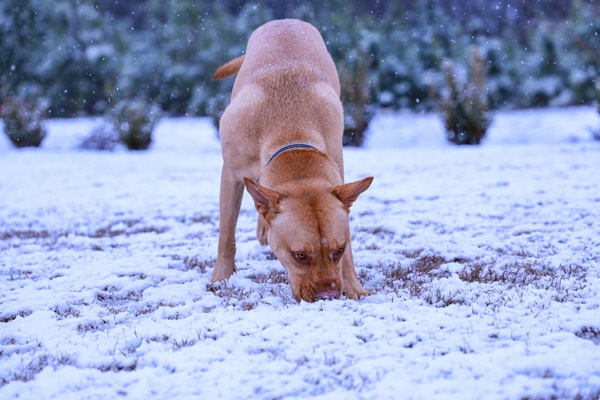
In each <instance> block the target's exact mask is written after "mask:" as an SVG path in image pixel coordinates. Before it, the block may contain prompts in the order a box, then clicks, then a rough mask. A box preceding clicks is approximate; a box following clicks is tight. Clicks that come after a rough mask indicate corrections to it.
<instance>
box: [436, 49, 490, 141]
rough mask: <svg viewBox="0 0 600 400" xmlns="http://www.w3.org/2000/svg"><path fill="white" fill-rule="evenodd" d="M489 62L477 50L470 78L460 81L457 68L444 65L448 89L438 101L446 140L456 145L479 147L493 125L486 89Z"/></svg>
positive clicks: (472, 57)
mask: <svg viewBox="0 0 600 400" xmlns="http://www.w3.org/2000/svg"><path fill="white" fill-rule="evenodd" d="M485 75H486V61H485V60H484V59H483V57H482V56H481V53H480V52H479V50H478V49H477V48H476V47H471V48H470V52H469V76H468V77H467V78H466V80H465V81H461V80H460V79H459V78H457V75H456V71H455V69H454V64H453V63H452V62H451V61H446V62H445V63H444V82H445V86H446V87H445V89H444V90H443V91H442V94H441V96H440V97H439V99H438V97H437V96H435V94H433V97H434V98H436V99H438V101H437V103H438V109H439V111H440V112H441V115H442V119H443V121H444V127H445V128H446V133H447V139H448V140H449V141H451V142H452V143H455V144H459V145H462V144H479V143H481V140H482V139H483V137H484V136H485V134H486V132H487V129H488V127H489V125H490V123H491V120H492V118H491V116H490V114H489V113H488V112H487V109H488V100H487V93H486V89H485Z"/></svg>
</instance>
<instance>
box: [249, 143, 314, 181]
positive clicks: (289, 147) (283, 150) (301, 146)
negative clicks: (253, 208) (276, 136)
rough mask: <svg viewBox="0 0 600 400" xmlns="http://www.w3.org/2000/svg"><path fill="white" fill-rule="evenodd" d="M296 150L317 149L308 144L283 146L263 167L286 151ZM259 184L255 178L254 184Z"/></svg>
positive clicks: (258, 179)
mask: <svg viewBox="0 0 600 400" xmlns="http://www.w3.org/2000/svg"><path fill="white" fill-rule="evenodd" d="M296 149H315V150H317V148H316V147H315V146H311V145H310V144H305V143H294V144H288V145H287V146H283V147H282V148H280V149H279V150H277V151H276V152H275V153H273V155H272V156H271V158H269V161H267V163H266V164H265V167H266V166H267V165H269V164H270V163H271V161H273V160H274V159H275V158H276V157H277V156H278V155H280V154H281V153H284V152H286V151H288V150H296ZM259 182H260V177H258V178H256V183H259Z"/></svg>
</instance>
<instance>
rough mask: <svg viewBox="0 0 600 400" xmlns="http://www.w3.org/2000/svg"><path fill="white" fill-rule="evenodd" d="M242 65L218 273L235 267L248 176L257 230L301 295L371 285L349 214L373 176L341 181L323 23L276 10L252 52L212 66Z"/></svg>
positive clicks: (225, 141)
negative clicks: (362, 275)
mask: <svg viewBox="0 0 600 400" xmlns="http://www.w3.org/2000/svg"><path fill="white" fill-rule="evenodd" d="M235 74H237V77H236V79H235V82H234V85H233V91H232V94H231V102H230V104H229V105H228V107H227V108H226V109H225V111H224V113H223V116H222V118H221V120H220V127H219V130H220V136H221V144H222V152H223V169H222V172H221V192H220V198H219V202H220V205H219V209H220V221H219V242H218V255H217V260H216V262H215V267H214V270H213V274H212V282H217V281H221V280H227V279H229V277H230V276H231V275H232V274H233V273H234V272H235V271H236V266H235V260H234V259H235V251H236V243H235V226H236V223H237V218H238V214H239V211H240V206H241V201H242V196H243V193H244V186H245V187H246V189H247V191H248V193H250V195H251V196H252V198H253V200H254V204H255V206H256V210H257V211H258V214H259V216H258V226H257V237H258V240H259V242H260V243H261V244H262V245H266V244H269V246H270V247H271V250H272V251H273V253H274V254H275V256H276V257H277V259H279V261H280V262H281V263H282V264H283V266H284V267H285V269H286V270H287V272H288V279H289V281H290V285H291V289H292V294H293V296H294V298H295V299H296V301H298V302H300V301H301V300H304V301H307V302H314V301H318V300H326V299H328V300H330V299H338V298H340V296H341V295H342V294H344V295H345V296H346V298H349V299H359V298H360V297H361V296H366V295H369V294H370V293H369V292H367V291H366V290H365V289H364V288H363V287H362V285H361V284H360V282H359V281H358V277H357V275H356V270H355V268H354V260H353V258H352V248H351V245H350V226H349V219H348V214H349V212H350V207H351V206H352V203H354V201H355V200H356V199H357V198H358V196H359V195H360V194H361V193H363V192H364V191H365V190H367V189H368V188H369V186H370V185H371V182H372V181H373V177H367V178H364V179H362V180H360V181H356V182H352V183H346V184H344V162H343V155H342V133H343V129H344V114H343V109H342V103H341V101H340V82H339V78H338V74H337V71H336V68H335V64H334V63H333V60H332V59H331V56H330V55H329V53H328V52H327V49H326V47H325V43H324V42H323V39H322V38H321V35H320V33H319V32H318V31H317V30H316V29H315V28H314V27H313V26H312V25H310V24H308V23H306V22H303V21H299V20H292V19H285V20H275V21H271V22H268V23H266V24H264V25H262V26H260V27H259V28H258V29H256V30H255V31H254V32H253V33H252V35H251V36H250V39H249V40H248V44H247V48H246V53H245V55H242V56H240V57H238V58H236V59H234V60H231V61H230V62H228V63H226V64H225V65H223V66H221V67H220V68H219V69H217V71H216V72H215V75H214V79H223V78H226V77H228V76H231V75H235Z"/></svg>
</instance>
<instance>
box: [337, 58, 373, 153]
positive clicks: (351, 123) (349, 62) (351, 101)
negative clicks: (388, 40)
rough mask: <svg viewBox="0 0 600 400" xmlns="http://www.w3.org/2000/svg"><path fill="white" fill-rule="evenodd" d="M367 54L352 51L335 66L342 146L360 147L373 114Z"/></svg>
mask: <svg viewBox="0 0 600 400" xmlns="http://www.w3.org/2000/svg"><path fill="white" fill-rule="evenodd" d="M369 62H370V57H369V56H368V55H367V54H366V53H365V52H364V51H360V50H357V51H354V52H353V54H352V56H349V57H347V58H346V62H345V63H343V64H342V67H341V68H338V70H339V74H340V81H341V92H342V93H341V97H342V103H343V107H344V135H343V144H344V146H362V144H363V142H364V138H365V131H366V130H367V128H368V127H369V123H370V122H371V119H372V118H373V116H374V115H375V104H374V100H373V99H372V97H371V93H370V87H369V86H370V85H369Z"/></svg>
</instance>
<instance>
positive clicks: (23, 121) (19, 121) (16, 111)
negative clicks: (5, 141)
mask: <svg viewBox="0 0 600 400" xmlns="http://www.w3.org/2000/svg"><path fill="white" fill-rule="evenodd" d="M3 92H4V100H3V102H2V107H1V109H2V112H1V113H0V116H1V117H2V121H3V122H4V133H5V134H6V135H7V136H8V138H9V139H10V141H11V142H12V143H13V144H14V145H15V147H39V146H40V145H41V144H42V141H43V140H44V138H45V137H46V128H45V126H44V115H45V113H46V108H45V107H42V106H40V105H38V104H36V103H34V102H32V101H27V100H24V99H22V98H20V97H17V96H15V95H12V94H7V90H6V86H4V87H3Z"/></svg>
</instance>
